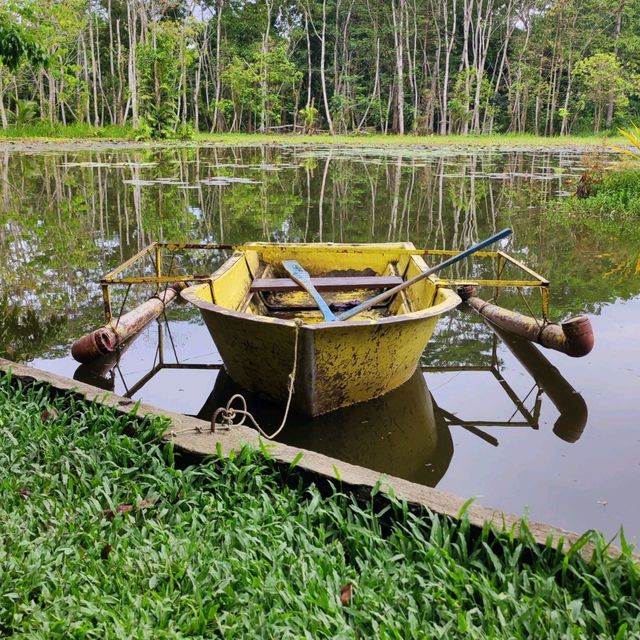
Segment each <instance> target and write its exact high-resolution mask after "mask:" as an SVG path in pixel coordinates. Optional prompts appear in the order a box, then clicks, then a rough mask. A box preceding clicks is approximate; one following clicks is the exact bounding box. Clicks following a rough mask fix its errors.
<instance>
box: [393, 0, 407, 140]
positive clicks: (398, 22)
mask: <svg viewBox="0 0 640 640" xmlns="http://www.w3.org/2000/svg"><path fill="white" fill-rule="evenodd" d="M397 1H398V6H397V7H396V0H391V18H392V20H393V42H394V45H395V49H396V51H395V53H396V92H395V96H396V109H395V114H394V122H395V123H396V126H395V127H394V130H395V132H396V133H399V134H400V135H404V33H403V32H404V20H403V14H404V7H405V0H397Z"/></svg>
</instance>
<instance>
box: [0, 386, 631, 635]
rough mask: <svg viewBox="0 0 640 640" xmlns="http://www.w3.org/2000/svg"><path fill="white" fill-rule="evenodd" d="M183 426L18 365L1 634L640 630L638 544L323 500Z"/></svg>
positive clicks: (3, 390) (4, 505) (0, 482)
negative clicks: (216, 454)
mask: <svg viewBox="0 0 640 640" xmlns="http://www.w3.org/2000/svg"><path fill="white" fill-rule="evenodd" d="M165 427H166V422H165V421H164V420H163V419H157V418H154V419H144V420H143V419H138V418H135V417H133V416H131V415H129V416H127V415H122V414H119V413H117V412H115V411H114V410H112V409H109V408H105V407H103V406H100V405H95V404H88V403H85V402H84V401H80V400H78V399H77V398H76V397H74V396H72V395H65V396H60V395H56V396H54V395H53V394H52V391H51V389H50V388H49V387H46V386H43V385H30V386H25V385H23V384H21V383H19V382H17V381H16V380H12V379H11V378H10V377H7V376H5V375H3V376H2V377H0V522H1V523H2V526H1V527H0V636H2V635H11V634H15V636H16V637H23V638H36V639H37V638H187V637H196V638H210V637H224V638H254V637H264V638H282V639H285V638H455V637H460V638H532V637H536V638H577V637H601V638H613V637H615V638H631V637H634V634H635V633H636V632H637V629H638V628H639V625H640V604H639V601H638V598H639V596H640V571H639V570H638V567H637V566H636V565H635V564H634V561H633V559H632V556H631V555H630V550H629V549H628V548H627V547H626V546H625V547H624V549H623V553H622V555H621V556H620V557H619V558H617V559H612V558H610V557H609V556H608V555H607V554H606V548H605V545H604V542H603V541H602V539H601V537H599V536H597V535H589V536H586V537H585V538H584V540H583V541H582V542H585V541H587V540H593V541H594V542H595V545H596V552H595V554H594V556H593V559H592V560H591V561H590V562H589V563H587V562H586V561H585V560H583V559H582V557H581V556H580V554H579V553H578V550H579V547H580V545H576V546H575V547H574V549H573V550H572V552H571V553H569V554H568V555H566V556H564V555H562V554H560V553H559V552H557V551H554V550H553V549H551V548H549V547H548V548H541V547H539V546H537V545H536V544H535V543H534V542H532V541H531V540H530V539H529V538H528V537H527V536H526V535H525V539H515V538H514V537H513V536H509V535H506V534H505V535H502V536H501V537H500V538H499V539H498V538H496V537H495V536H494V534H493V533H492V532H491V531H490V530H489V529H488V528H486V529H484V530H483V531H481V532H478V531H476V530H474V529H472V528H471V527H470V525H469V523H468V521H466V520H465V519H463V520H462V521H460V522H454V521H452V520H449V519H447V518H443V517H438V516H422V517H418V516H416V515H413V514H412V513H410V512H409V511H408V509H407V507H406V505H404V504H400V503H396V502H393V501H388V500H381V499H380V496H377V497H376V499H373V498H372V500H371V503H370V504H362V503H357V502H355V501H354V500H353V499H351V498H350V497H347V496H345V495H342V494H340V493H339V492H337V491H336V492H334V493H333V494H332V495H330V496H329V497H326V498H323V497H321V495H320V493H319V491H318V489H316V488H315V487H314V486H313V485H312V486H311V487H306V488H305V485H304V484H303V483H302V482H299V481H296V478H297V476H296V475H295V474H296V471H295V470H293V471H290V472H289V474H290V477H289V483H288V484H287V483H284V482H283V478H282V474H285V475H286V473H287V472H281V471H278V470H277V468H276V466H275V463H273V462H272V461H270V460H268V459H265V458H264V457H262V456H260V455H258V454H256V453H255V452H252V451H249V450H248V449H245V450H243V451H242V452H241V453H240V454H239V455H238V456H236V457H235V458H234V459H231V460H224V461H222V460H218V461H211V462H209V463H207V464H202V465H198V466H192V467H188V468H185V469H180V468H178V467H177V466H176V464H175V463H174V457H173V450H172V447H171V446H170V445H168V444H161V443H159V441H158V438H157V435H158V434H159V433H160V432H161V431H162V430H163V429H164V428H165ZM143 501H144V502H143ZM123 505H129V506H126V507H124V506H123ZM381 505H384V506H381ZM347 584H350V585H352V586H353V597H352V599H351V600H350V601H348V602H346V603H345V604H343V603H341V601H340V593H341V588H342V587H343V586H345V585H347Z"/></svg>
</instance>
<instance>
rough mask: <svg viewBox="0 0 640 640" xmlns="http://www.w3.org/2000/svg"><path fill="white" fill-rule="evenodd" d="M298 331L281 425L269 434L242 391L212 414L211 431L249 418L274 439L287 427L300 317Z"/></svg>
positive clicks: (225, 428) (296, 321)
mask: <svg viewBox="0 0 640 640" xmlns="http://www.w3.org/2000/svg"><path fill="white" fill-rule="evenodd" d="M294 322H295V327H296V333H295V342H294V346H293V368H292V369H291V373H290V374H289V378H288V380H289V383H288V385H287V388H288V394H289V395H288V397H287V404H286V406H285V410H284V416H283V417H282V422H281V423H280V426H279V427H278V428H277V429H276V430H275V431H274V432H273V433H272V434H268V433H267V432H266V431H265V430H264V429H263V428H262V427H261V426H260V425H259V424H258V421H257V420H256V419H255V418H254V417H253V415H252V414H251V412H250V411H249V410H248V409H247V401H246V399H245V397H244V396H243V395H242V394H241V393H236V394H235V395H233V396H231V398H229V401H228V402H227V404H226V405H225V406H224V407H218V408H217V409H216V410H215V411H214V412H213V415H212V416H211V430H210V433H215V432H216V429H220V430H225V431H226V430H229V429H230V428H231V427H241V426H242V425H244V424H245V421H246V420H247V418H248V419H249V420H250V421H251V423H252V424H253V426H254V427H255V428H256V429H257V430H258V432H259V433H260V434H261V435H262V436H263V437H265V438H266V439H267V440H273V439H274V438H275V437H276V436H277V435H278V434H279V433H280V432H281V431H282V430H283V429H284V427H285V425H286V423H287V418H288V417H289V410H290V408H291V400H292V398H293V394H294V382H295V379H296V373H297V371H298V344H299V337H300V327H301V326H302V324H303V322H302V320H300V318H296V319H295V320H294ZM236 400H237V401H239V403H240V408H236V407H234V406H233V404H234V402H235V401H236ZM219 417H220V422H218V418H219ZM194 430H195V431H196V432H197V433H202V428H201V427H195V429H194V428H193V427H190V428H188V429H181V430H179V431H171V432H170V433H169V435H171V436H172V437H175V436H177V435H178V434H179V433H184V432H186V431H194Z"/></svg>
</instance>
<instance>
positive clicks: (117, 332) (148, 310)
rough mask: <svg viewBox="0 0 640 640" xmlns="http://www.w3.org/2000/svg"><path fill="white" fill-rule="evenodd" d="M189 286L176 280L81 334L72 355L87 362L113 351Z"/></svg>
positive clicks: (74, 345) (73, 347) (72, 349)
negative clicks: (140, 302)
mask: <svg viewBox="0 0 640 640" xmlns="http://www.w3.org/2000/svg"><path fill="white" fill-rule="evenodd" d="M186 286H187V285H186V283H184V282H179V283H176V284H174V285H172V286H170V287H168V288H167V290H166V291H163V292H161V293H159V294H158V295H157V296H153V297H152V298H149V300H147V301H146V302H143V303H142V304H141V305H139V306H137V307H136V308H135V309H132V310H131V311H129V312H128V313H125V314H123V315H122V316H120V318H116V319H114V320H112V321H111V322H110V323H109V324H106V325H104V326H102V327H100V328H99V329H96V330H95V331H92V332H91V333H88V334H87V335H85V336H82V338H79V339H78V340H76V341H75V342H74V343H73V346H72V347H71V355H72V356H73V357H74V359H75V360H76V361H78V362H82V363H85V362H92V361H94V360H96V359H97V358H101V357H103V356H105V355H107V354H109V353H113V352H114V351H116V349H118V347H120V346H121V345H122V344H123V343H124V342H126V341H127V340H129V339H130V338H131V337H133V336H135V335H136V334H137V333H139V332H140V331H141V330H142V329H144V327H145V326H146V325H147V324H148V323H149V322H151V320H155V319H156V318H157V317H158V316H159V315H160V314H161V313H162V312H163V311H164V310H165V308H166V307H167V305H169V304H170V303H171V302H172V301H173V300H175V298H176V297H177V296H178V294H179V293H180V291H182V289H184V288H185V287H186Z"/></svg>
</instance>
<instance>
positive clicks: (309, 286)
mask: <svg viewBox="0 0 640 640" xmlns="http://www.w3.org/2000/svg"><path fill="white" fill-rule="evenodd" d="M282 266H283V267H284V268H285V270H286V272H287V273H288V274H289V275H290V276H291V279H292V280H294V281H295V282H297V283H298V284H299V285H300V286H301V287H302V288H303V289H304V290H305V291H306V292H307V293H308V294H309V295H310V296H311V297H312V298H313V299H314V300H315V301H316V304H317V305H318V308H319V309H320V311H322V315H323V316H324V319H325V320H326V321H327V322H334V321H335V320H337V319H338V317H337V316H336V315H335V314H334V313H333V311H331V309H329V305H328V304H327V303H326V302H325V301H324V299H323V297H322V296H321V295H320V293H318V290H317V289H316V288H315V287H314V286H313V283H312V282H311V276H310V275H309V273H308V272H307V271H305V270H304V268H303V267H302V265H300V263H298V261H297V260H283V261H282Z"/></svg>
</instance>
